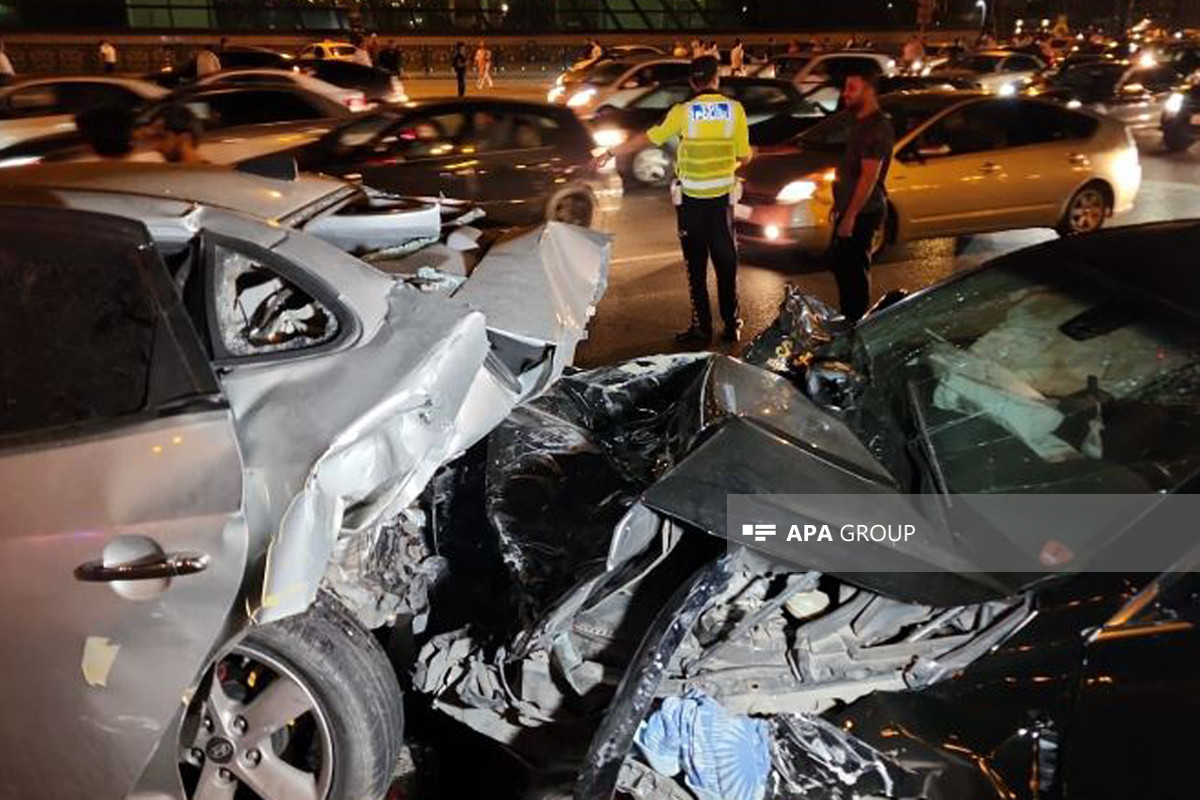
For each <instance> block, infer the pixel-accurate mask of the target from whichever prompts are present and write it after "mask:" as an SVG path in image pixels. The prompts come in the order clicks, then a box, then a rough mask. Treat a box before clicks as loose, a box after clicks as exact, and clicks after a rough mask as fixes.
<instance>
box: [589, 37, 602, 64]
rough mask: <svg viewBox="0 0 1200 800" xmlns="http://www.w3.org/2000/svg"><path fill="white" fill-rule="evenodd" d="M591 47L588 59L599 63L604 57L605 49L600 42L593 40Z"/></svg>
mask: <svg viewBox="0 0 1200 800" xmlns="http://www.w3.org/2000/svg"><path fill="white" fill-rule="evenodd" d="M589 45H590V46H589V47H588V58H590V59H591V60H592V61H599V60H600V59H601V58H602V57H603V56H604V48H603V47H601V46H600V40H598V39H592V40H591V41H590V42H589Z"/></svg>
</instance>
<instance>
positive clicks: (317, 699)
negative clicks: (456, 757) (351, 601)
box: [180, 596, 404, 800]
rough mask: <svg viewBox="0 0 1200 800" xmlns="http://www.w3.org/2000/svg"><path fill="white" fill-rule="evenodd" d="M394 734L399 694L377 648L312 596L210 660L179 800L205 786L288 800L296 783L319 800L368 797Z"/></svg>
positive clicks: (193, 707)
mask: <svg viewBox="0 0 1200 800" xmlns="http://www.w3.org/2000/svg"><path fill="white" fill-rule="evenodd" d="M218 680H219V682H220V683H219V685H220V689H219V691H218V690H215V685H216V684H215V682H216V681H218ZM280 681H285V682H286V683H284V684H281V685H279V687H278V689H276V687H277V684H279V682H280ZM260 700H262V701H263V702H262V703H259V704H258V705H256V702H257V701H260ZM268 701H269V704H268ZM273 709H278V710H277V711H275V712H274V713H271V711H272V710H273ZM296 712H299V713H296ZM260 719H261V720H264V722H263V723H262V724H260V723H259V720H260ZM277 722H278V723H279V724H278V727H277V729H276V728H275V726H276V723H277ZM247 727H248V728H249V732H246V729H247ZM268 729H270V730H269V732H268V733H267V735H266V736H265V737H258V736H256V734H258V733H259V732H260V731H264V730H268ZM243 733H244V736H243V735H242V734H243ZM403 735H404V714H403V707H402V705H401V694H400V686H399V684H398V683H397V681H396V674H395V672H394V671H393V669H392V666H391V663H390V662H389V661H388V658H387V655H386V654H385V653H384V651H383V648H382V647H381V646H380V645H379V643H378V642H377V641H376V640H375V638H374V637H373V636H372V635H371V634H370V633H369V632H368V631H367V630H365V629H364V628H362V627H361V626H360V625H359V624H358V622H357V621H356V620H355V619H354V618H353V617H351V616H350V615H349V614H348V613H347V612H346V611H345V610H344V609H342V608H341V606H340V605H339V604H338V603H337V602H336V601H335V600H333V599H331V598H327V597H324V596H322V597H321V598H319V599H318V601H317V603H316V604H314V605H313V607H312V608H310V609H309V610H308V611H307V612H305V613H304V614H301V615H298V616H295V617H289V618H288V619H285V620H282V621H280V622H276V623H272V624H269V625H263V626H258V627H254V628H252V629H251V630H250V631H249V633H247V634H246V635H245V636H244V637H243V638H242V639H240V640H238V641H237V642H236V643H235V644H234V645H232V646H231V647H230V648H228V649H227V650H226V651H225V652H224V653H223V654H222V655H221V656H220V657H219V658H218V659H217V661H216V662H215V663H214V665H213V667H212V668H210V670H209V672H208V674H207V675H206V677H205V679H204V680H203V681H202V682H201V685H200V688H199V689H198V690H197V692H196V694H195V696H194V697H193V699H192V702H191V704H190V706H189V708H188V712H187V715H186V716H185V720H184V723H183V726H182V729H181V747H180V754H181V760H180V774H181V778H182V779H183V781H184V786H185V788H187V790H188V796H189V797H203V796H206V795H205V794H204V792H203V791H202V790H204V789H206V788H207V789H208V790H209V791H211V792H214V793H215V794H217V795H219V796H229V797H233V796H234V794H235V793H238V792H241V793H245V792H246V791H247V790H249V791H250V792H251V793H253V794H258V795H259V796H261V797H263V798H264V800H287V798H288V797H290V796H293V795H294V794H296V793H295V792H294V791H291V790H290V789H289V786H293V785H295V784H289V783H287V781H301V782H306V783H305V784H304V785H311V783H315V790H316V791H315V796H316V797H317V798H319V800H375V798H381V797H383V796H384V794H386V792H387V789H388V785H389V783H390V782H391V778H392V772H393V769H394V766H395V764H396V760H397V758H398V757H399V753H400V747H401V744H402V742H403ZM230 753H232V754H231V755H230ZM281 765H282V766H281ZM300 773H308V774H307V775H303V774H300ZM285 779H286V780H285ZM209 782H212V783H216V784H217V786H218V787H220V789H221V790H224V792H225V793H227V794H224V793H222V792H221V791H220V790H218V789H217V788H216V787H212V786H207V787H206V783H209ZM232 782H237V783H238V784H241V785H240V786H233V787H230V786H229V784H230V783H232ZM264 787H266V788H264ZM272 787H273V789H272ZM275 795H278V796H275ZM238 796H239V797H241V796H242V794H238Z"/></svg>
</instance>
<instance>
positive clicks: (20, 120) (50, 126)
mask: <svg viewBox="0 0 1200 800" xmlns="http://www.w3.org/2000/svg"><path fill="white" fill-rule="evenodd" d="M166 94H167V90H166V89H164V88H162V87H161V86H156V85H154V84H153V83H150V82H148V81H143V80H137V79H135V78H109V77H98V76H97V77H93V76H80V77H63V78H34V79H31V80H26V81H21V82H20V83H15V84H13V85H11V86H6V87H4V88H3V89H0V149H3V148H5V147H9V146H11V145H14V144H16V143H17V142H22V141H25V140H26V139H34V138H37V137H39V136H46V135H49V134H53V133H65V132H67V131H73V130H75V115H76V114H78V113H79V112H80V111H84V110H86V109H88V108H93V107H96V106H114V105H115V106H124V107H126V108H129V109H131V110H132V109H134V108H137V107H138V106H140V105H142V104H143V103H145V102H147V101H149V100H157V99H159V98H160V97H163V96H164V95H166Z"/></svg>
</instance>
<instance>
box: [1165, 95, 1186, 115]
mask: <svg viewBox="0 0 1200 800" xmlns="http://www.w3.org/2000/svg"><path fill="white" fill-rule="evenodd" d="M1163 109H1165V110H1166V112H1167V113H1168V114H1178V113H1179V112H1180V111H1183V95H1182V94H1180V93H1179V92H1173V93H1172V94H1171V96H1170V97H1168V98H1167V102H1166V103H1165V104H1164V105H1163Z"/></svg>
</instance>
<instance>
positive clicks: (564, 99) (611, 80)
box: [546, 56, 691, 116]
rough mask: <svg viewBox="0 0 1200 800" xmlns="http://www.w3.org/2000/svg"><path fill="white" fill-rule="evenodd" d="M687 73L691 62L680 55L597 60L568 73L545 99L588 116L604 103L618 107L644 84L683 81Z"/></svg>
mask: <svg viewBox="0 0 1200 800" xmlns="http://www.w3.org/2000/svg"><path fill="white" fill-rule="evenodd" d="M690 74H691V62H690V61H688V60H685V59H680V58H667V57H665V56H637V57H631V58H621V59H616V60H612V61H599V62H597V63H595V64H593V65H592V66H590V67H588V68H587V69H586V70H584V71H583V72H581V73H579V74H577V75H568V77H567V78H566V79H564V81H563V82H562V83H560V84H557V85H556V86H555V87H554V88H553V89H551V90H550V92H549V94H548V95H547V96H546V99H547V100H549V101H550V102H551V103H557V104H559V105H566V106H567V107H569V108H572V109H574V110H575V112H576V113H578V114H579V115H581V116H588V115H589V114H590V113H591V112H592V111H594V110H595V109H597V108H600V106H604V105H608V106H612V107H613V108H621V107H623V106H624V105H625V104H626V103H628V102H629V101H630V100H631V99H633V98H634V97H637V96H638V95H639V94H641V92H642V90H643V89H646V88H647V87H650V86H657V85H658V84H661V83H666V82H671V81H673V82H679V81H686V80H687V79H688V75H690Z"/></svg>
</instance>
